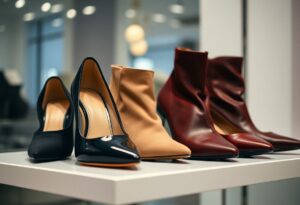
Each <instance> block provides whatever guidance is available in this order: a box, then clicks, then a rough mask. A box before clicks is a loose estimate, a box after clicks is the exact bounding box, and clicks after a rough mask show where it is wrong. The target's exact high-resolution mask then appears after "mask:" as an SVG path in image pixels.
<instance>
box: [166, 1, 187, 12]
mask: <svg viewBox="0 0 300 205" xmlns="http://www.w3.org/2000/svg"><path fill="white" fill-rule="evenodd" d="M169 9H170V11H171V12H172V13H174V14H182V13H183V12H184V6H183V5H182V4H180V3H176V4H172V5H170V6H169Z"/></svg>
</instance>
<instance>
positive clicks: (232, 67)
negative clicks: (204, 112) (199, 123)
mask: <svg viewBox="0 0 300 205" xmlns="http://www.w3.org/2000/svg"><path fill="white" fill-rule="evenodd" d="M242 62H243V59H242V58H240V57H219V58H215V59H211V60H209V61H208V81H207V85H208V89H209V93H210V107H211V109H212V110H214V111H215V112H217V113H218V114H219V115H221V116H222V117H223V118H225V119H226V120H227V121H228V122H229V123H231V124H232V125H233V126H235V127H236V128H237V129H239V130H241V131H244V132H248V133H250V134H254V135H255V136H257V137H259V138H261V139H264V140H266V141H268V142H270V143H271V144H272V145H273V147H274V151H284V150H293V149H299V148H300V141H299V140H296V139H292V138H288V137H285V136H281V135H278V134H275V133H271V132H262V131H260V130H259V129H258V128H257V127H256V126H255V125H254V123H253V122H252V120H251V118H250V115H249V112H248V109H247V105H246V103H245V101H244V99H243V95H244V92H245V83H244V79H243V77H242Z"/></svg>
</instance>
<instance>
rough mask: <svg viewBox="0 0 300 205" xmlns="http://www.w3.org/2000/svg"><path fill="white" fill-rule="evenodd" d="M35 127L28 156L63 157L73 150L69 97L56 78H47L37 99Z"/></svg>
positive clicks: (59, 80)
mask: <svg viewBox="0 0 300 205" xmlns="http://www.w3.org/2000/svg"><path fill="white" fill-rule="evenodd" d="M37 115H38V120H39V123H40V126H39V128H38V129H37V130H36V131H35V133H34V134H33V138H32V141H31V143H30V145H29V148H28V155H29V157H30V158H31V159H33V161H36V162H40V161H54V160H61V159H65V158H67V157H68V156H70V155H71V153H72V150H73V118H74V117H73V115H74V107H73V103H72V98H71V95H70V94H69V92H68V91H67V89H66V88H65V86H64V84H63V82H62V81H61V79H60V78H59V77H51V78H49V79H48V80H47V82H46V83H45V85H44V88H43V89H42V91H41V93H40V96H39V98H38V101H37Z"/></svg>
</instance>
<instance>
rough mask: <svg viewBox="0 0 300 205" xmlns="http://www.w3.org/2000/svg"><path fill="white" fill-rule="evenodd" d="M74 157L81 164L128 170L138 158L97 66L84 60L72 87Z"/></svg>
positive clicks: (93, 61) (90, 59) (92, 61)
mask: <svg viewBox="0 0 300 205" xmlns="http://www.w3.org/2000/svg"><path fill="white" fill-rule="evenodd" d="M71 93H72V98H73V102H74V108H75V118H76V131H75V156H76V157H77V160H78V161H79V163H80V164H83V165H92V166H106V167H128V166H132V165H135V164H137V163H138V162H139V161H140V157H139V155H138V152H137V150H136V148H135V145H134V144H133V143H132V142H131V141H130V139H129V137H128V136H127V134H126V132H125V130H124V128H123V124H122V122H121V118H120V115H119V112H118V110H117V108H116V105H115V102H114V100H113V97H112V95H111V93H110V90H109V88H108V85H107V83H106V81H105V79H104V76H103V74H102V71H101V69H100V66H99V65H98V63H97V61H96V60H95V59H93V58H86V59H85V60H84V61H83V62H82V64H81V66H80V68H79V70H78V72H77V74H76V76H75V79H74V81H73V83H72V88H71Z"/></svg>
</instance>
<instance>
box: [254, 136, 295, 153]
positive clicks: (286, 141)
mask: <svg viewBox="0 0 300 205" xmlns="http://www.w3.org/2000/svg"><path fill="white" fill-rule="evenodd" d="M259 137H261V138H263V139H265V140H266V141H268V142H270V143H271V144H272V145H273V147H274V151H275V152H280V151H289V150H296V149H300V141H299V140H297V139H294V138H290V137H285V136H282V135H278V134H276V133H273V132H264V133H260V135H259Z"/></svg>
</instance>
